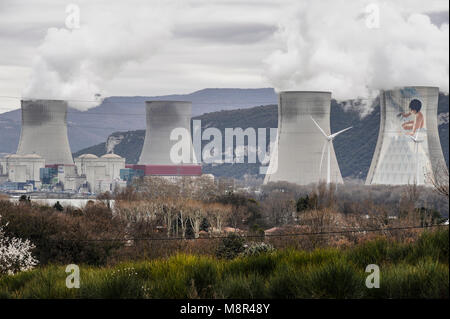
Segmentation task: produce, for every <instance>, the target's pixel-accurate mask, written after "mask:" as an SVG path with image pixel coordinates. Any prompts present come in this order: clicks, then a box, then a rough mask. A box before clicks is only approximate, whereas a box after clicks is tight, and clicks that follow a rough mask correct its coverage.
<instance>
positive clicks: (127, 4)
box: [0, 0, 448, 113]
mask: <svg viewBox="0 0 450 319" xmlns="http://www.w3.org/2000/svg"><path fill="white" fill-rule="evenodd" d="M389 2H390V3H391V2H395V3H396V5H397V7H398V10H399V12H400V14H402V15H411V14H415V13H422V14H426V15H427V16H429V17H430V19H431V22H432V23H433V25H435V26H436V28H441V29H439V30H438V29H436V30H431V31H429V32H435V33H436V34H437V36H436V41H441V38H440V35H441V34H442V33H445V32H442V30H443V29H442V28H444V27H443V25H445V24H447V31H446V32H447V41H448V1H447V0H442V1H441V0H432V1H423V0H404V1H389ZM71 3H74V4H76V5H77V6H78V7H79V9H80V28H79V29H75V30H68V28H67V26H66V20H67V19H68V16H69V15H70V14H72V13H73V11H70V12H69V13H66V8H67V5H68V4H71ZM298 3H304V4H305V5H303V6H301V8H300V9H299V7H298ZM309 3H310V1H308V0H305V1H303V2H302V1H301V0H296V1H287V0H286V1H283V0H281V1H280V0H273V1H269V0H257V1H252V0H221V1H219V0H217V1H216V0H197V1H194V0H185V1H137V0H132V1H112V0H108V1H106V0H105V1H103V0H102V1H87V0H86V1H75V0H74V1H67V2H65V1H61V0H42V1H31V0H29V1H26V0H0V96H11V97H20V96H23V95H24V92H28V94H31V95H33V94H34V95H33V97H42V96H38V95H39V92H44V93H43V94H42V95H43V96H44V97H45V96H46V94H47V95H51V94H52V93H54V92H56V91H58V90H66V91H65V92H68V93H67V94H68V96H70V97H72V98H76V97H78V95H77V93H78V92H77V90H79V91H80V93H79V96H80V98H85V97H84V95H83V94H84V93H82V92H81V91H83V90H86V91H87V92H92V91H93V90H94V91H95V90H98V91H99V93H102V94H103V95H106V96H111V95H115V96H118V95H146V96H151V95H164V94H172V93H189V92H192V91H195V90H199V89H203V88H207V87H234V88H259V87H273V86H276V83H274V80H273V79H274V78H277V77H284V76H285V73H281V75H280V73H279V72H278V71H279V70H278V69H277V70H271V69H270V68H269V69H268V66H267V64H268V63H271V61H275V62H274V63H275V64H276V63H277V62H279V61H277V58H279V57H280V54H277V52H283V50H286V47H288V46H289V43H290V42H289V41H290V39H289V40H286V38H289V34H288V35H287V36H286V34H284V35H283V32H284V33H286V32H294V33H295V30H294V31H289V30H290V29H289V27H286V25H295V26H297V25H298V27H299V28H301V27H302V23H301V22H302V21H295V19H296V17H298V19H301V16H300V15H297V16H295V15H292V12H295V10H306V11H308V10H309V9H308V6H309V5H310V4H309ZM314 3H315V4H314V6H315V10H316V11H317V9H319V10H320V11H319V12H321V14H322V13H323V17H324V18H325V19H326V18H327V17H328V16H330V17H331V16H333V17H336V15H338V16H339V14H340V13H339V10H340V8H341V10H343V11H344V10H346V7H342V6H341V7H340V8H336V5H335V4H334V3H336V2H335V0H329V1H325V0H323V1H320V0H315V1H314ZM332 3H333V5H332ZM345 3H346V4H348V3H350V5H351V6H352V10H353V9H354V10H353V11H354V12H362V13H364V12H365V8H366V7H367V5H368V4H370V3H381V4H382V2H377V1H346V2H345ZM318 4H319V5H318ZM311 6H313V5H312V4H311ZM318 6H319V7H318ZM355 7H356V8H355ZM381 8H382V6H381ZM312 11H314V10H312ZM343 11H342V13H343ZM353 11H352V12H353ZM285 19H294V21H293V22H299V23H298V24H295V23H294V24H292V23H291V24H289V23H288V24H285V23H284V22H285V21H284V20H285ZM346 19H347V17H345V15H343V19H342V20H343V21H342V23H344V24H345V23H346V22H345V20H346ZM380 19H381V25H380V30H381V31H380V32H381V33H382V34H385V35H388V34H391V33H393V32H395V30H392V29H390V28H388V27H385V28H384V27H383V9H381V11H380ZM71 21H73V20H71ZM69 22H70V21H69ZM310 27H311V28H313V27H314V26H310ZM55 28H56V29H55ZM49 30H50V31H49ZM124 30H125V31H124ZM286 30H287V31H286ZM332 31H333V30H330V32H332ZM402 32H403V31H402ZM427 32H428V31H427ZM439 32H440V33H439ZM433 34H434V33H433ZM352 40H354V39H351V36H350V37H349V39H348V41H349V42H351V41H352ZM440 48H441V49H442V46H440ZM443 49H444V50H445V49H446V50H447V53H448V43H447V45H446V47H445V46H444V47H443ZM86 56H87V57H88V58H86ZM66 57H67V58H66ZM281 58H284V57H283V56H281ZM297 58H300V59H302V58H303V55H299V56H297ZM438 58H439V59H442V57H438ZM268 61H269V62H268ZM445 63H446V65H445ZM443 64H444V65H443V66H442V67H443V68H444V69H446V70H445V71H446V74H447V77H448V60H447V61H446V62H445V61H444V63H443ZM295 65H298V63H297V64H294V66H295ZM288 67H291V66H289V65H288ZM355 67H356V66H355ZM277 72H278V73H277ZM41 73H45V75H42V74H41ZM274 73H275V76H272V77H271V75H273V74H274ZM41 75H42V76H41ZM444 75H445V74H444ZM289 76H292V75H289ZM439 76H441V74H439ZM292 78H293V81H296V80H298V81H303V79H299V77H298V76H293V77H292ZM282 80H285V79H282ZM58 81H62V82H64V81H67V82H68V85H66V86H65V87H63V88H61V87H59V86H58V85H56V84H55V83H56V82H58ZM42 82H46V83H47V82H48V83H52V85H53V86H54V88H53V91H52V90H49V89H48V88H46V87H45V84H43V83H42ZM275 82H276V81H275ZM300 83H306V82H300ZM66 84H67V83H66ZM447 86H448V82H447ZM299 89H301V88H299ZM324 89H328V88H324ZM53 97H55V96H51V97H49V98H53ZM19 103H20V101H19V99H14V98H12V99H10V98H6V97H0V113H2V112H5V111H8V110H11V109H14V108H18V107H19V105H20V104H19Z"/></svg>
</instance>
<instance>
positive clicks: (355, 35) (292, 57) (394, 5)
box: [265, 0, 449, 115]
mask: <svg viewBox="0 0 450 319" xmlns="http://www.w3.org/2000/svg"><path fill="white" fill-rule="evenodd" d="M298 2H300V1H298ZM412 2H414V1H412ZM401 3H402V4H401ZM401 5H403V7H402V6H401ZM409 5H410V2H409V1H403V2H400V1H389V2H383V3H381V2H380V3H379V4H376V2H375V3H370V2H365V1H359V0H358V1H356V0H335V1H308V0H305V1H301V4H295V5H294V6H293V7H290V8H289V10H286V12H285V15H284V16H283V17H280V24H279V31H278V33H277V37H278V40H279V41H280V43H281V44H282V46H283V47H281V48H280V49H279V50H276V51H274V52H272V53H271V54H270V56H268V58H267V59H266V60H265V64H266V66H267V68H266V76H267V78H268V80H269V81H270V83H271V84H272V85H273V86H274V87H275V88H276V89H277V90H319V91H324V90H327V91H332V92H333V97H334V98H336V99H338V100H348V99H354V98H357V104H356V105H357V106H358V107H359V108H360V110H361V114H362V115H366V114H369V113H370V111H371V106H372V102H373V99H374V98H375V97H376V96H377V94H378V90H380V89H389V88H393V87H397V86H405V85H427V86H428V85H430V86H439V87H440V89H441V91H445V92H448V88H449V84H448V83H449V82H448V81H449V57H448V54H449V42H448V38H449V25H448V21H447V22H445V23H444V24H441V25H440V26H437V25H435V24H433V23H431V21H430V18H429V16H428V15H426V14H423V13H414V12H412V10H411V6H409ZM413 10H414V9H413ZM378 18H379V19H378ZM347 107H355V104H354V103H347Z"/></svg>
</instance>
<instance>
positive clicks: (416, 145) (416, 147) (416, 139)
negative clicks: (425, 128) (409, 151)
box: [408, 132, 424, 184]
mask: <svg viewBox="0 0 450 319" xmlns="http://www.w3.org/2000/svg"><path fill="white" fill-rule="evenodd" d="M408 136H409V137H410V138H411V140H412V141H413V142H414V153H415V155H416V184H419V144H420V143H422V142H423V141H424V140H423V139H419V132H417V133H416V136H413V135H408Z"/></svg>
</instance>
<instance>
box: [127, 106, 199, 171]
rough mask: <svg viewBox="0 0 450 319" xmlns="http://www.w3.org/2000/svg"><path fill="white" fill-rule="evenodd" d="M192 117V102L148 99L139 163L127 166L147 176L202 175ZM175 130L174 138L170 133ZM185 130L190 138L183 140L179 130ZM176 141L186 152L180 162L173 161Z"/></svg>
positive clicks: (181, 132)
mask: <svg viewBox="0 0 450 319" xmlns="http://www.w3.org/2000/svg"><path fill="white" fill-rule="evenodd" d="M191 116H192V103H191V102H187V101H147V102H146V119H147V128H146V132H145V139H144V146H143V148H142V152H141V156H140V158H139V163H138V165H127V168H129V169H133V170H135V172H136V173H134V174H137V175H145V176H151V175H153V176H200V175H202V167H201V165H199V164H197V160H196V157H195V153H194V147H193V145H192V139H191ZM175 132H176V134H175V138H171V134H173V133H175ZM183 132H184V133H185V134H186V135H187V138H185V139H184V140H183V139H181V142H180V141H179V140H178V138H179V137H180V136H178V133H180V134H183ZM172 137H173V136H172ZM185 137H186V136H185ZM177 143H182V148H183V151H185V153H184V154H182V156H181V157H182V158H181V160H180V161H179V162H176V161H174V158H173V156H172V155H173V154H171V153H172V152H173V149H174V147H175V146H176V144H177ZM176 155H177V156H180V154H176Z"/></svg>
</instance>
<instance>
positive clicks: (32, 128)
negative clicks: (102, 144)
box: [17, 100, 73, 165]
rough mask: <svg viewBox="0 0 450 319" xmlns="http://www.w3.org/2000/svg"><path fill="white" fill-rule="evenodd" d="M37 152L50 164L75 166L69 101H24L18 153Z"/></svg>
mask: <svg viewBox="0 0 450 319" xmlns="http://www.w3.org/2000/svg"><path fill="white" fill-rule="evenodd" d="M33 153H36V154H38V155H40V156H42V157H43V158H44V159H45V164H46V165H54V164H65V165H71V164H73V159H72V153H71V151H70V146H69V139H68V138H67V103H66V102H65V101H56V100H26V101H22V131H21V134H20V141H19V147H18V149H17V154H19V155H25V154H33Z"/></svg>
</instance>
